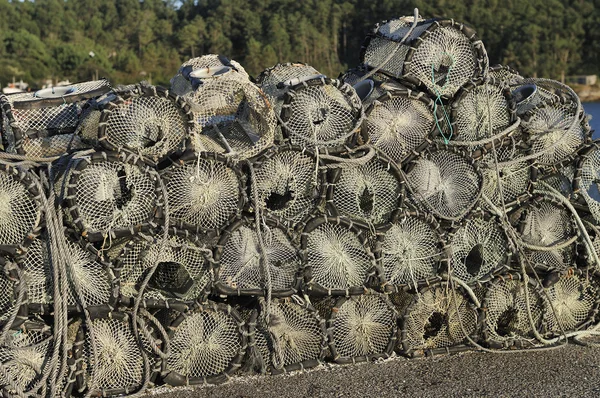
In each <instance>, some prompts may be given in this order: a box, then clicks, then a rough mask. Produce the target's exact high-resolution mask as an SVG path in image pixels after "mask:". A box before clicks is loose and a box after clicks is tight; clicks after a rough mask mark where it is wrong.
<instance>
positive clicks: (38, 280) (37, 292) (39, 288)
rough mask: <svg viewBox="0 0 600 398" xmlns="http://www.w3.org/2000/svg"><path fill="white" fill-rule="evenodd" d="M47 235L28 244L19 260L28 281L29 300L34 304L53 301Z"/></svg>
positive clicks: (47, 303) (30, 305)
mask: <svg viewBox="0 0 600 398" xmlns="http://www.w3.org/2000/svg"><path fill="white" fill-rule="evenodd" d="M49 254H50V253H49V250H48V241H47V237H46V236H43V237H41V238H37V239H35V240H33V241H32V242H31V244H29V245H28V246H27V251H26V252H25V254H24V255H22V256H21V258H20V259H19V260H18V262H19V265H20V266H21V268H22V270H23V279H25V282H26V283H27V300H28V304H29V307H30V311H31V307H32V305H38V306H47V305H49V304H52V302H53V290H54V289H53V277H52V266H51V261H50V256H49Z"/></svg>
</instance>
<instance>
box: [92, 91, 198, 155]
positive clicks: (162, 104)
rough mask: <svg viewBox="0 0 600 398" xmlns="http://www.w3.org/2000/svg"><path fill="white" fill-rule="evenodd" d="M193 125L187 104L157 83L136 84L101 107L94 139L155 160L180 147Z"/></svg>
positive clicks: (112, 147) (181, 147) (117, 148)
mask: <svg viewBox="0 0 600 398" xmlns="http://www.w3.org/2000/svg"><path fill="white" fill-rule="evenodd" d="M192 126H193V120H192V114H191V111H190V107H189V105H187V104H186V103H185V102H184V101H183V100H182V99H181V98H179V97H175V96H174V95H172V94H170V93H169V92H168V91H167V90H165V89H163V88H161V87H154V86H144V85H139V86H136V88H135V89H134V90H132V91H130V92H123V93H120V95H119V96H117V98H116V99H114V100H113V101H111V102H110V103H108V104H107V105H106V106H105V107H103V110H102V115H101V116H100V121H99V123H98V137H99V138H98V140H99V142H100V143H101V144H102V145H103V146H105V147H106V148H108V149H110V150H121V149H123V148H124V149H127V150H129V151H131V152H134V153H137V154H138V155H140V156H142V157H144V158H146V159H148V160H151V161H153V162H158V161H159V160H161V159H162V158H164V157H166V156H168V155H170V154H172V153H174V152H176V151H178V150H181V149H183V145H184V140H185V139H186V138H187V137H188V136H189V133H190V130H191V128H192Z"/></svg>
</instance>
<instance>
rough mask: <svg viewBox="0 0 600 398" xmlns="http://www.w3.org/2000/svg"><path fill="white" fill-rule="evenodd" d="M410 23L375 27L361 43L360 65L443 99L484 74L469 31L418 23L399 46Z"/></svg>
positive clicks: (451, 24) (478, 46)
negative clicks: (412, 84)
mask: <svg viewBox="0 0 600 398" xmlns="http://www.w3.org/2000/svg"><path fill="white" fill-rule="evenodd" d="M413 20H414V18H412V17H403V18H400V19H392V20H389V21H385V22H383V23H381V24H378V25H377V26H376V27H375V29H374V32H373V33H371V34H370V35H369V36H367V38H366V40H365V42H364V43H363V50H362V55H361V58H362V61H363V63H365V64H366V65H368V66H369V67H371V68H379V69H380V70H381V71H382V72H384V73H386V74H388V75H390V76H393V77H396V78H403V79H405V80H407V81H410V82H412V83H415V84H419V85H423V86H425V87H426V88H427V89H428V90H429V91H430V92H432V93H434V94H437V93H439V94H440V95H442V96H444V97H447V98H449V97H452V96H453V95H454V94H455V93H456V91H457V90H458V89H459V87H460V86H462V85H463V84H464V83H466V82H467V81H468V80H470V79H472V78H476V77H478V76H481V75H482V74H484V73H486V72H487V68H488V60H487V55H486V54H485V49H484V48H483V43H482V42H481V41H480V40H479V39H478V38H477V36H476V34H475V31H473V30H472V29H471V28H469V27H467V26H465V25H463V24H460V23H457V22H455V21H454V20H444V19H442V20H419V21H417V25H416V27H415V28H414V30H413V31H412V32H411V33H410V35H408V37H407V39H406V41H405V42H404V43H403V44H401V43H400V42H401V40H402V39H403V38H404V36H406V35H407V34H408V33H409V31H410V29H411V26H412V24H413ZM390 53H393V56H392V57H391V58H390V59H389V61H388V62H386V60H387V59H388V58H389V55H390Z"/></svg>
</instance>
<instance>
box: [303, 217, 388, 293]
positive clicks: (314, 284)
mask: <svg viewBox="0 0 600 398" xmlns="http://www.w3.org/2000/svg"><path fill="white" fill-rule="evenodd" d="M368 246H369V245H368V244H367V238H366V236H365V231H363V230H360V229H359V228H358V227H357V226H355V225H353V224H352V222H351V221H350V220H347V219H344V218H339V217H338V218H335V219H331V218H325V217H317V218H313V219H312V220H310V221H309V222H308V223H307V224H306V226H305V227H304V230H303V232H302V235H301V254H302V261H303V263H304V282H305V286H306V289H307V291H308V292H309V293H313V294H316V295H342V296H347V295H356V294H362V293H364V291H365V288H366V286H368V285H369V283H370V279H371V278H373V277H374V276H375V275H376V273H377V265H376V263H375V257H374V256H373V254H372V253H371V251H370V249H369V247H368Z"/></svg>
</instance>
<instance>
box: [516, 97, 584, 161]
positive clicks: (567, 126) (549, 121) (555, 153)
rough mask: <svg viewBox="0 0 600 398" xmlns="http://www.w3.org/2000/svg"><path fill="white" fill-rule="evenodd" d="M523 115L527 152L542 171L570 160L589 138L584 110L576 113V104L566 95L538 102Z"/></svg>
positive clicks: (522, 124)
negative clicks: (528, 149) (532, 156)
mask: <svg viewBox="0 0 600 398" xmlns="http://www.w3.org/2000/svg"><path fill="white" fill-rule="evenodd" d="M522 119H523V121H522V123H521V126H522V127H523V131H524V132H525V134H526V138H527V143H528V145H529V147H530V152H531V154H533V155H536V164H537V167H538V168H540V169H542V171H543V169H546V168H552V167H554V166H556V165H558V164H559V163H561V162H571V161H572V160H573V156H574V155H575V152H576V151H578V150H579V149H581V148H582V147H583V146H584V145H585V144H587V143H588V142H589V141H590V140H591V129H590V126H589V124H588V122H587V120H586V119H585V114H584V113H583V112H580V113H579V114H578V113H577V105H576V104H574V103H572V102H570V100H568V99H567V98H565V97H560V98H559V99H557V100H553V101H548V102H542V103H540V104H538V105H537V106H536V107H534V108H533V109H531V110H530V111H528V112H527V113H526V114H525V115H524V116H523V118H522Z"/></svg>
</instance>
